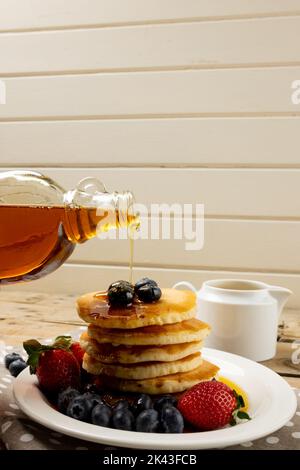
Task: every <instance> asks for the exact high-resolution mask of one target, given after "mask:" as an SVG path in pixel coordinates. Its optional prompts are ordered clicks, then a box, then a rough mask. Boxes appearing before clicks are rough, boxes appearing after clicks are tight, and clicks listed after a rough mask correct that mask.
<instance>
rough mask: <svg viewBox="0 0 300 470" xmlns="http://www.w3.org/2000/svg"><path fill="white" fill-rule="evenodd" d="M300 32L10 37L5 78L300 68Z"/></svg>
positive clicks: (247, 27) (127, 31)
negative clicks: (25, 75)
mask: <svg viewBox="0 0 300 470" xmlns="http://www.w3.org/2000/svg"><path fill="white" fill-rule="evenodd" d="M299 5H300V4H299ZM299 29H300V16H299V17H290V18H288V17H286V18H285V17H282V18H262V19H260V20H257V19H256V20H253V19H251V20H241V21H234V22H233V21H222V22H219V23H211V22H208V23H203V22H199V23H191V24H190V23H186V24H182V23H181V24H168V25H165V24H164V25H145V26H138V27H137V26H136V27H134V26H133V27H128V28H104V29H86V30H85V29H80V30H75V31H55V32H54V31H49V32H43V33H38V32H37V33H23V34H7V35H5V34H4V35H0V51H1V63H0V74H1V75H7V74H43V73H74V72H76V71H80V72H84V71H89V72H90V71H93V70H94V71H121V70H130V69H131V70H139V69H153V68H160V69H168V68H175V69H176V68H188V69H191V68H197V67H200V68H214V67H233V66H239V67H240V66H253V65H255V66H259V65H267V64H270V65H274V64H280V65H283V64H287V65H289V64H291V63H296V64H298V65H299V54H300V46H299V45H298V36H299ZM255 43H256V44H259V47H253V44H255ZM16 58H17V60H16Z"/></svg>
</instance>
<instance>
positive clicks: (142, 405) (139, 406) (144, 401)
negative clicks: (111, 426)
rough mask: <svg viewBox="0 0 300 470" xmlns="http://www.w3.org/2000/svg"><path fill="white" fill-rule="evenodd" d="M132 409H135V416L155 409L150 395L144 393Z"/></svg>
mask: <svg viewBox="0 0 300 470" xmlns="http://www.w3.org/2000/svg"><path fill="white" fill-rule="evenodd" d="M132 408H133V411H134V414H135V415H138V414H139V413H141V412H142V411H144V410H148V409H150V408H153V402H152V400H151V398H150V397H149V395H146V394H145V393H142V394H141V395H139V397H137V399H136V401H135V402H134V404H133V407H132Z"/></svg>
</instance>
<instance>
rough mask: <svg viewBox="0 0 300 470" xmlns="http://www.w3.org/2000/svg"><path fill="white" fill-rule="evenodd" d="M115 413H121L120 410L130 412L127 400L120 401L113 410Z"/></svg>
mask: <svg viewBox="0 0 300 470" xmlns="http://www.w3.org/2000/svg"><path fill="white" fill-rule="evenodd" d="M113 410H114V412H115V411H120V410H122V411H123V410H129V403H128V401H127V400H120V401H119V402H118V403H117V404H116V405H115V406H114V408H113Z"/></svg>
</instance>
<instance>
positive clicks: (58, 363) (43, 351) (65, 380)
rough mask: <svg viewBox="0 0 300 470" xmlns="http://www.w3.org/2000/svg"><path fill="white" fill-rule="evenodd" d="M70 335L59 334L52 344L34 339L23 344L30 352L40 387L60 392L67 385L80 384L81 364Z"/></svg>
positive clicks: (28, 352) (31, 370) (32, 367)
mask: <svg viewBox="0 0 300 470" xmlns="http://www.w3.org/2000/svg"><path fill="white" fill-rule="evenodd" d="M71 342H72V339H71V337H70V336H59V337H57V338H56V340H55V341H54V343H53V344H52V345H50V346H48V345H42V344H41V343H39V342H38V341H36V340H34V339H32V340H29V341H25V343H24V344H23V346H24V349H25V351H26V352H27V354H28V360H27V364H28V365H29V366H30V372H31V374H36V376H37V378H38V381H39V385H40V387H41V388H42V389H43V390H45V391H46V392H49V393H58V392H60V391H62V390H65V389H66V388H67V387H74V388H78V387H79V386H80V366H79V364H78V361H77V359H76V357H75V356H74V355H73V353H72V352H71V350H70V348H71Z"/></svg>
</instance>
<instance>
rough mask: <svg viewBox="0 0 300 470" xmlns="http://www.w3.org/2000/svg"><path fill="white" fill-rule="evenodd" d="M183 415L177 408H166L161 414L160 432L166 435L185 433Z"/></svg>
mask: <svg viewBox="0 0 300 470" xmlns="http://www.w3.org/2000/svg"><path fill="white" fill-rule="evenodd" d="M183 428H184V421H183V417H182V414H181V413H180V411H179V410H177V408H175V406H164V407H163V408H162V410H161V413H160V430H161V432H165V433H181V432H183Z"/></svg>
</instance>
